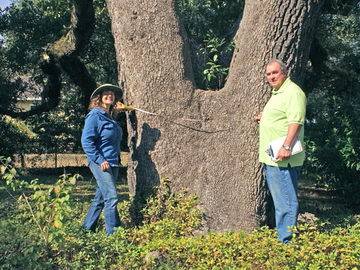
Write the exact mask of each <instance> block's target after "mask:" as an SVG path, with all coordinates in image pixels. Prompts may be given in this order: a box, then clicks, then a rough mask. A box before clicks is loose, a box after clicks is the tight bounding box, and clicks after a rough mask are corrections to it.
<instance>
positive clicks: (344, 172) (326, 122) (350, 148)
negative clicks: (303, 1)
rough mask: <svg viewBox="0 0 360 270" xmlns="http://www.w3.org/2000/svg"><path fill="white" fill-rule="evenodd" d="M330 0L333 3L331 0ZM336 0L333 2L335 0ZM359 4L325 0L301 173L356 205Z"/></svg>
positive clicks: (359, 111) (359, 153) (314, 56)
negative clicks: (303, 168) (305, 151)
mask: <svg viewBox="0 0 360 270" xmlns="http://www.w3.org/2000/svg"><path fill="white" fill-rule="evenodd" d="M331 2H332V4H331ZM334 2H335V3H334ZM359 18H360V5H359V2H358V1H329V3H327V5H326V6H325V8H324V10H323V14H322V16H321V17H320V20H319V24H318V28H317V31H316V39H315V40H316V42H315V43H316V47H315V48H313V52H312V54H311V59H312V63H313V65H312V67H311V68H310V70H309V74H308V78H307V80H306V81H307V87H306V88H307V89H309V90H310V91H309V96H308V101H309V102H308V112H307V118H308V120H307V124H306V130H307V140H308V141H307V146H308V147H307V149H308V158H307V162H306V166H305V169H306V170H305V176H304V178H306V179H307V180H308V181H309V182H311V181H313V182H314V183H315V184H316V186H318V187H322V188H327V189H335V190H336V191H337V192H338V194H339V195H340V197H341V198H343V199H344V200H345V201H346V202H348V203H349V205H351V206H352V208H353V209H354V210H357V211H359V209H360V199H359V196H358V194H359V192H360V187H359V185H358V179H359V178H360V162H359V161H360V129H359V126H360V122H359V121H360V105H359V104H360V103H359V101H360V95H359V91H358V90H359V88H360V43H359V36H360V20H359Z"/></svg>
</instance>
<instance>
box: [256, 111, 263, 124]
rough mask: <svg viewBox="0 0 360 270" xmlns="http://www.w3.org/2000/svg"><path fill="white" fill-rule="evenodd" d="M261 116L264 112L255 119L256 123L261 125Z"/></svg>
mask: <svg viewBox="0 0 360 270" xmlns="http://www.w3.org/2000/svg"><path fill="white" fill-rule="evenodd" d="M261 115H262V112H260V113H259V114H258V115H256V116H255V117H254V119H255V121H256V122H257V123H258V124H259V123H260V120H261Z"/></svg>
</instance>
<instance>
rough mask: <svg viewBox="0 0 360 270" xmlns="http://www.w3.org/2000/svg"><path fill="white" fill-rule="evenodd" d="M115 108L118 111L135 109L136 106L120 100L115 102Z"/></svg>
mask: <svg viewBox="0 0 360 270" xmlns="http://www.w3.org/2000/svg"><path fill="white" fill-rule="evenodd" d="M115 110H117V111H133V110H134V108H133V107H132V106H129V105H125V104H124V103H122V102H120V101H118V102H116V104H115Z"/></svg>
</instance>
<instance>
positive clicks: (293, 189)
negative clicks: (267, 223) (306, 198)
mask: <svg viewBox="0 0 360 270" xmlns="http://www.w3.org/2000/svg"><path fill="white" fill-rule="evenodd" d="M300 170H301V167H290V166H288V167H274V166H270V165H266V164H264V171H265V178H266V182H267V185H268V187H269V190H270V193H271V197H272V199H273V201H274V206H275V221H276V229H277V232H278V238H279V240H280V241H282V242H283V243H287V242H288V241H289V240H290V239H291V237H292V233H291V232H290V231H289V227H293V226H296V223H297V216H298V212H299V203H298V199H297V181H298V179H299V176H300Z"/></svg>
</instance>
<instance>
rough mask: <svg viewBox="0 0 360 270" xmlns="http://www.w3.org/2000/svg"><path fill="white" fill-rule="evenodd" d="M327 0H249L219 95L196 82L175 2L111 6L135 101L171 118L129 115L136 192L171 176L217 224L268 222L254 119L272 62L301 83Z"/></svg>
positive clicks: (125, 78) (123, 74) (123, 72)
mask: <svg viewBox="0 0 360 270" xmlns="http://www.w3.org/2000/svg"><path fill="white" fill-rule="evenodd" d="M320 3H321V1H288V2H287V3H286V4H283V2H282V1H268V2H263V1H246V2H245V8H244V13H243V17H242V20H241V23H240V26H239V30H238V32H237V35H236V38H235V44H236V46H235V51H234V56H233V59H232V63H231V66H230V73H229V76H228V79H227V82H226V84H225V86H224V88H223V89H222V90H221V91H218V92H212V91H199V90H197V89H196V87H195V86H194V76H193V71H192V66H191V58H190V51H189V44H188V42H187V35H186V33H185V31H184V29H183V27H182V26H181V24H180V22H179V19H178V17H177V16H176V14H175V11H174V2H173V1H164V0H158V1H151V2H148V1H141V0H138V1H135V2H134V1H133V2H131V4H130V3H129V2H126V1H109V2H108V8H109V12H110V15H111V20H112V30H113V35H114V39H115V48H116V52H117V62H118V64H119V67H120V68H119V69H120V77H119V79H120V81H121V85H122V86H123V87H124V89H125V91H126V99H127V100H128V101H130V102H131V103H133V104H135V105H136V106H139V107H142V108H144V109H146V110H149V111H156V112H157V113H160V114H161V115H165V116H166V117H157V118H155V117H152V116H149V115H143V114H136V115H132V116H131V117H130V118H129V122H130V123H129V127H130V128H131V138H130V142H131V144H130V147H131V160H132V162H131V163H130V179H129V180H130V183H131V184H132V185H131V187H132V189H133V191H134V190H136V191H137V194H139V193H140V194H141V193H143V194H144V190H145V189H146V187H147V188H148V187H149V186H152V185H154V184H156V183H157V182H158V181H159V177H160V176H167V177H169V178H170V179H172V180H173V183H172V185H173V187H174V188H175V189H178V188H184V187H186V188H189V189H190V190H191V191H193V192H196V193H197V194H198V195H199V196H200V198H201V201H202V204H203V207H204V210H205V212H206V214H207V217H208V220H207V221H208V226H209V227H210V228H212V229H221V230H224V229H238V228H240V227H242V228H253V227H254V226H257V225H258V224H259V223H262V222H263V221H264V218H265V215H264V202H265V196H264V193H265V192H264V191H265V189H264V183H263V181H262V179H261V172H260V166H259V164H258V161H257V140H258V138H257V137H258V136H257V126H256V124H255V123H254V122H253V117H254V115H255V114H256V113H257V112H258V111H259V110H260V108H262V106H263V105H264V103H265V101H266V99H267V97H268V94H267V87H266V86H265V82H264V77H263V73H264V68H265V64H266V62H267V61H268V60H269V59H270V58H272V57H279V58H281V59H283V60H284V61H286V62H287V64H288V65H289V66H290V70H291V73H292V75H294V77H295V78H297V79H300V80H301V74H302V71H303V69H304V67H305V65H306V63H307V59H308V52H309V48H310V44H311V40H312V33H313V29H314V24H315V20H316V18H317V16H318V14H319V10H320ZM239 14H240V10H239ZM185 118H187V119H188V118H193V119H198V120H199V121H186V120H185ZM174 122H175V123H174ZM176 123H177V124H176ZM185 126H187V127H185Z"/></svg>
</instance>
